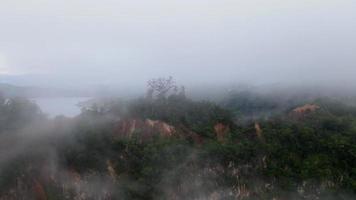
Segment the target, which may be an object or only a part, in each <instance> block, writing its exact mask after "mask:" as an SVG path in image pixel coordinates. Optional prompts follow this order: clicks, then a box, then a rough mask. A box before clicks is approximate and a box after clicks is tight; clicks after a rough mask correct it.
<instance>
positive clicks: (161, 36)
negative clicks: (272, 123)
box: [0, 0, 356, 85]
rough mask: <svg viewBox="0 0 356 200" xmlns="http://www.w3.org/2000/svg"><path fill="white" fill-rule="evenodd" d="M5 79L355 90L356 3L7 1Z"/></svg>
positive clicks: (1, 5) (2, 43)
mask: <svg viewBox="0 0 356 200" xmlns="http://www.w3.org/2000/svg"><path fill="white" fill-rule="evenodd" d="M0 74H1V75H2V76H7V77H9V76H10V77H12V76H14V77H20V78H17V79H11V80H16V81H25V80H27V81H28V82H27V83H29V84H31V83H32V84H34V85H36V84H37V85H51V84H52V85H58V84H63V85H69V83H71V84H74V83H76V84H77V83H78V84H80V85H106V84H123V83H125V84H132V83H136V82H142V83H143V84H144V82H145V81H146V80H147V79H149V78H152V77H157V76H168V75H173V76H174V77H176V79H177V80H178V81H181V82H190V83H194V82H206V81H209V82H211V83H217V82H250V83H261V84H263V83H284V82H289V83H311V84H313V83H315V82H321V83H340V82H343V83H353V84H354V83H355V82H356V1H355V0H141V1H139V0H60V1H59V0H58V1H53V0H31V1H29V0H1V1H0ZM31 77H32V78H31ZM4 80H7V79H5V78H4ZM9 80H10V79H9ZM49 80H50V81H49ZM355 85H356V84H355Z"/></svg>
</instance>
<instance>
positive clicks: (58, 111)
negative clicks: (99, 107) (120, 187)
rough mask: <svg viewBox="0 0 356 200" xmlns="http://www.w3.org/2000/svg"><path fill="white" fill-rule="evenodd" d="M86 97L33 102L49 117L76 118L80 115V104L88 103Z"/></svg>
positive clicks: (39, 99)
mask: <svg viewBox="0 0 356 200" xmlns="http://www.w3.org/2000/svg"><path fill="white" fill-rule="evenodd" d="M89 99H90V98H86V97H60V98H33V99H31V100H33V101H34V102H35V103H36V104H37V105H38V106H39V107H40V109H41V110H42V112H44V113H45V114H47V115H48V117H51V118H53V117H56V116H58V115H63V116H66V117H75V116H77V115H79V114H80V107H79V106H78V103H80V102H83V101H87V100H89Z"/></svg>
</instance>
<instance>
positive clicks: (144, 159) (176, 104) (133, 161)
mask: <svg viewBox="0 0 356 200" xmlns="http://www.w3.org/2000/svg"><path fill="white" fill-rule="evenodd" d="M186 90H187V91H189V89H188V88H187V89H186V88H185V87H178V86H177V85H176V84H175V82H174V80H173V79H172V78H158V79H152V80H150V81H149V82H148V84H147V91H146V94H142V95H141V96H138V97H136V98H119V97H110V98H108V97H106V98H104V97H97V98H90V99H89V98H52V99H49V98H44V99H43V98H40V99H27V98H25V97H19V96H4V95H3V96H2V97H1V98H0V114H1V115H0V117H1V119H0V199H1V200H2V199H4V200H12V199H13V200H15V199H26V200H27V199H34V200H62V199H78V200H79V199H83V200H84V199H93V200H100V199H102V200H104V199H105V200H106V199H108V200H109V199H177V200H178V199H211V200H215V199H246V200H252V199H261V200H263V199H276V200H277V199H278V200H279V199H280V200H284V199H286V200H287V199H288V200H289V199H295V200H299V199H300V200H302V199H306V200H317V199H330V200H334V199H347V200H348V199H350V200H351V199H355V197H356V196H355V192H356V168H355V167H356V106H355V104H354V102H355V97H352V96H337V97H335V96H328V95H326V94H325V95H322V94H315V93H314V92H309V93H307V92H304V93H300V92H294V91H292V92H291V91H288V92H287V91H284V92H283V93H281V91H275V90H273V89H271V90H270V91H269V92H260V91H256V90H241V88H239V89H234V88H232V89H229V90H226V92H224V94H223V95H222V94H221V93H219V95H218V94H215V96H214V92H211V90H210V93H206V94H205V96H204V98H207V97H208V96H210V97H211V98H207V99H216V100H204V99H197V98H191V97H190V96H189V95H188V92H187V91H186ZM221 90H223V89H222V88H221ZM206 91H208V90H206ZM206 91H205V92H206ZM202 93H204V92H201V94H202ZM217 95H218V96H219V98H217ZM78 102H81V103H80V104H78ZM73 106H78V110H76V111H73V110H71V109H72V108H73ZM41 108H43V109H44V110H43V111H42V110H41ZM46 109H47V110H46ZM51 109H53V110H51ZM66 109H68V110H66ZM46 112H52V113H50V115H48V113H47V114H45V113H46ZM57 114H59V115H57Z"/></svg>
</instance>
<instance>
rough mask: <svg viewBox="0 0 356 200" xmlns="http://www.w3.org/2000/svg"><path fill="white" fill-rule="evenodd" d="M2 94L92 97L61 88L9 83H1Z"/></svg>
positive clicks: (11, 95)
mask: <svg viewBox="0 0 356 200" xmlns="http://www.w3.org/2000/svg"><path fill="white" fill-rule="evenodd" d="M0 93H1V94H2V95H4V96H6V97H15V96H19V97H27V98H36V97H87V96H90V95H89V94H88V93H87V92H83V91H78V90H70V89H59V88H40V87H26V86H16V85H11V84H7V83H0Z"/></svg>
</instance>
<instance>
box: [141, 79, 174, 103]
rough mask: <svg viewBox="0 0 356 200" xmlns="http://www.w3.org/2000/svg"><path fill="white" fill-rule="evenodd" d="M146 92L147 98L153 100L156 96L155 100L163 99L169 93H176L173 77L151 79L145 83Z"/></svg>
mask: <svg viewBox="0 0 356 200" xmlns="http://www.w3.org/2000/svg"><path fill="white" fill-rule="evenodd" d="M147 86H148V92H147V97H148V98H153V96H154V95H155V94H156V97H157V98H165V97H167V94H168V93H169V92H174V93H177V91H178V87H177V85H176V83H175V81H174V79H173V77H171V76H170V77H168V78H157V79H151V80H149V81H148V82H147Z"/></svg>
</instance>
